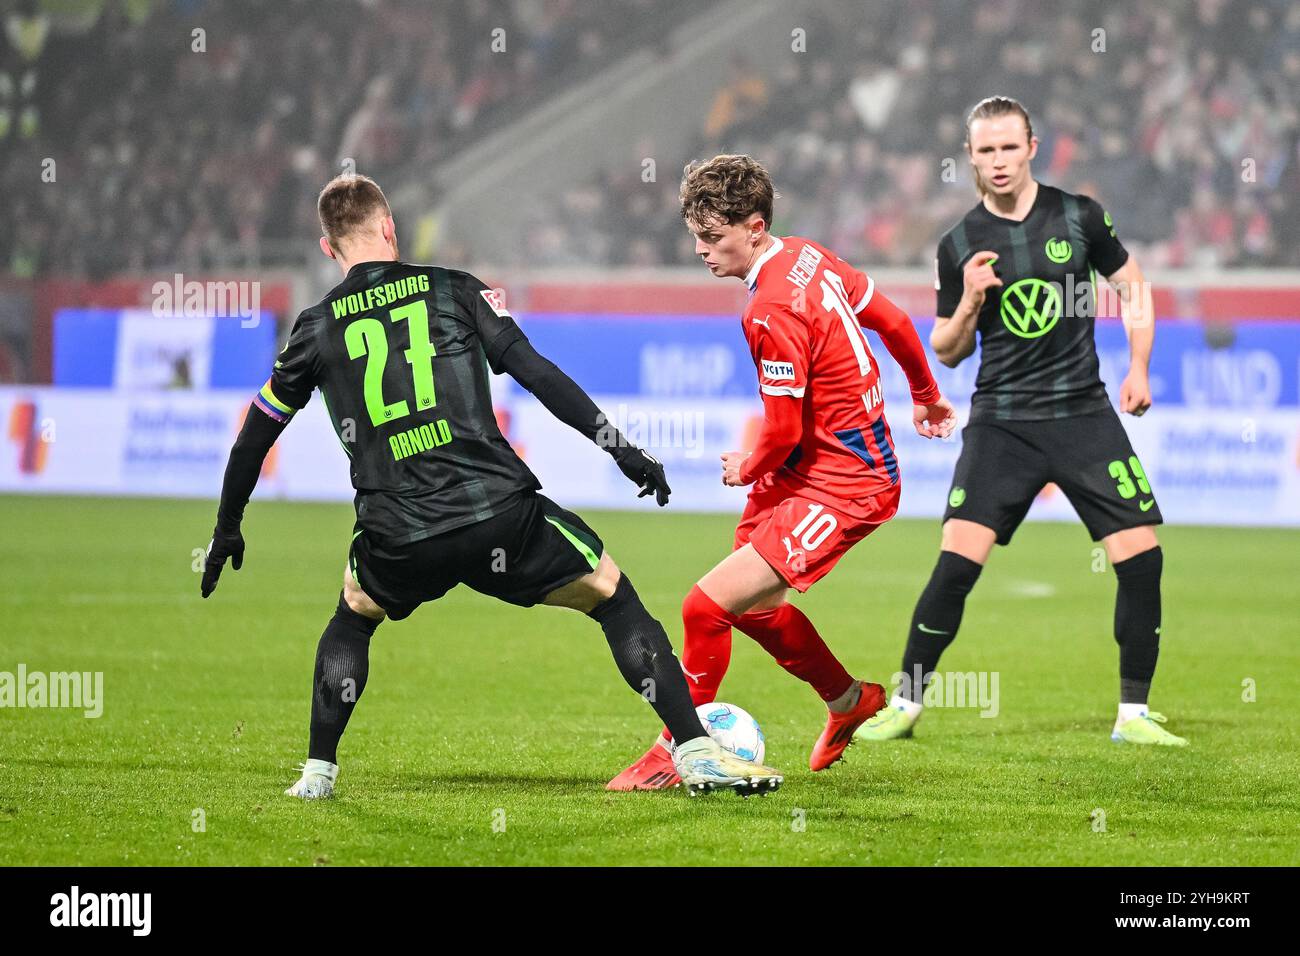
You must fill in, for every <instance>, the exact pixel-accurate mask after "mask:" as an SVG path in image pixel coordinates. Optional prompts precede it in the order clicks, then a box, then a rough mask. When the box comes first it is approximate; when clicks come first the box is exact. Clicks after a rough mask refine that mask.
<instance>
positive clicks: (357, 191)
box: [316, 173, 392, 250]
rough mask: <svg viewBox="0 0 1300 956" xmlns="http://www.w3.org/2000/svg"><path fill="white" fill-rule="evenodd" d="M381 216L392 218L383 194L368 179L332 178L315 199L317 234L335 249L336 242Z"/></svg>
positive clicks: (366, 177)
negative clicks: (317, 218) (317, 222)
mask: <svg viewBox="0 0 1300 956" xmlns="http://www.w3.org/2000/svg"><path fill="white" fill-rule="evenodd" d="M381 213H382V214H383V215H384V216H385V217H387V216H391V215H392V211H391V210H390V209H389V208H388V200H387V199H386V198H385V197H384V191H383V190H382V189H380V188H379V184H378V183H377V182H375V181H374V180H373V179H371V178H370V177H369V176H359V175H357V174H355V173H353V174H345V175H342V176H335V177H334V178H333V179H331V180H330V181H329V182H328V183H326V184H325V188H324V189H322V190H321V191H320V196H319V198H317V200H316V215H317V216H318V217H319V218H320V228H321V232H322V233H324V234H325V238H326V239H327V240H328V241H329V244H330V246H331V247H332V248H334V249H336V250H337V249H338V248H339V243H340V242H342V241H343V240H344V239H347V238H348V237H349V236H350V235H351V234H352V233H353V232H355V231H356V230H357V229H359V228H360V227H361V226H364V225H365V224H366V223H368V222H370V221H371V220H372V219H374V218H375V216H376V215H378V214H381Z"/></svg>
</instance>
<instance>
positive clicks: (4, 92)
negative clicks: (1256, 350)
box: [0, 0, 1300, 277]
mask: <svg viewBox="0 0 1300 956" xmlns="http://www.w3.org/2000/svg"><path fill="white" fill-rule="evenodd" d="M16 6H17V7H18V8H19V9H18V12H10V13H8V14H6V19H5V22H4V32H3V36H4V37H5V40H4V42H0V171H2V172H3V173H5V174H6V177H7V181H8V182H11V183H13V182H18V181H21V180H22V179H23V177H24V176H26V175H27V173H26V172H24V171H29V170H31V169H33V168H39V167H40V166H41V163H42V162H43V161H44V160H45V159H46V158H53V159H55V160H56V163H57V177H58V178H57V182H58V184H59V186H58V188H50V189H43V188H33V189H21V190H16V191H15V192H14V194H13V195H12V196H11V197H10V198H9V199H8V200H7V205H8V207H9V213H10V215H9V217H8V218H9V221H10V222H11V223H12V227H11V228H10V229H7V230H3V231H0V273H8V274H11V275H17V276H20V277H22V276H34V275H51V274H64V275H69V274H70V275H90V276H100V275H106V274H110V273H113V272H123V271H145V270H170V269H172V268H177V269H196V268H213V267H217V268H219V267H221V266H222V265H223V264H225V263H229V262H234V263H238V264H240V265H252V266H257V265H270V264H290V265H293V264H297V263H298V262H299V261H300V260H301V258H302V257H303V255H304V253H303V251H302V246H301V239H302V236H303V235H304V234H307V235H310V234H312V233H313V232H314V231H315V229H316V224H315V221H314V212H313V201H314V197H315V194H316V191H317V190H318V189H319V187H320V184H321V183H322V182H324V181H326V180H327V179H329V177H330V176H332V175H334V174H335V173H337V172H339V171H340V168H341V166H340V164H341V163H342V162H343V160H345V159H347V158H351V159H352V160H354V161H355V163H356V166H357V168H358V169H361V170H364V171H366V172H368V173H371V174H373V175H375V176H378V177H379V178H380V179H381V180H384V181H386V182H390V183H400V182H402V181H403V180H404V179H408V178H410V177H412V176H416V175H423V176H425V177H426V178H427V171H428V170H430V169H433V168H436V166H437V164H438V163H439V162H441V161H444V160H446V159H447V158H448V157H450V156H452V155H454V154H456V153H457V152H458V151H459V150H461V149H463V148H464V147H465V146H467V145H468V144H470V143H472V142H473V141H474V140H475V139H476V138H478V137H481V136H482V135H484V134H485V133H487V132H489V131H491V130H493V129H497V128H500V127H501V126H503V125H504V124H506V123H508V122H510V121H511V120H512V119H515V118H518V117H519V116H521V115H522V114H524V113H525V112H527V111H528V110H529V109H531V108H533V107H536V106H537V105H538V104H540V103H542V102H543V101H545V99H546V98H547V96H548V95H550V94H553V93H554V92H556V91H558V90H561V89H564V88H567V87H569V86H571V85H572V84H574V83H576V82H578V81H580V80H582V79H583V78H585V77H588V76H591V75H593V74H594V73H596V72H597V71H598V70H600V69H601V68H603V67H605V66H607V65H609V64H610V63H612V62H614V61H615V60H616V59H618V57H619V56H621V55H622V54H624V53H625V52H626V51H627V50H628V49H629V47H630V46H632V45H635V44H637V43H643V42H646V41H647V40H648V39H650V38H649V37H647V35H646V33H645V32H644V31H642V32H641V33H636V32H634V31H630V30H629V29H628V24H629V23H632V22H637V23H642V24H644V23H646V22H649V23H655V22H662V23H675V22H680V21H681V20H682V18H683V17H685V16H689V14H690V12H691V11H692V9H693V8H692V7H691V6H690V5H689V4H686V3H684V2H682V0H672V2H671V3H669V4H668V5H667V6H665V5H664V4H662V3H654V2H652V0H606V2H601V3H599V4H587V3H580V2H579V0H545V2H524V0H513V2H507V3H489V2H488V0H451V2H446V3H438V4H426V3H418V2H416V0H395V2H392V3H387V4H386V5H385V8H384V9H385V14H386V15H385V16H383V17H378V16H370V15H367V14H366V12H365V11H366V9H367V6H368V5H367V4H366V3H363V2H358V3H331V4H314V3H302V2H286V3H277V4H270V5H267V4H254V3H251V2H249V0H177V2H171V3H165V2H162V0H129V2H128V0H120V2H106V0H65V2H63V3H61V4H58V5H56V6H57V7H58V8H59V11H60V12H59V14H58V16H54V15H49V14H45V13H43V12H42V11H43V10H45V9H46V8H47V7H49V6H50V5H48V4H44V3H41V2H39V0H22V2H19V3H17V4H16ZM1095 7H1096V10H1095V13H1091V14H1090V13H1088V12H1078V8H1077V7H1076V12H1074V13H1070V14H1062V13H1061V11H1060V10H1059V9H1058V8H1057V7H1055V6H1053V5H1051V4H1037V3H1028V2H1024V0H991V2H989V3H980V4H968V3H964V2H958V0H919V2H915V3H908V4H892V3H891V4H881V5H880V6H879V7H878V8H873V9H872V13H871V16H872V29H870V30H864V29H852V30H848V29H843V28H842V25H841V24H839V23H838V21H837V19H836V17H835V16H832V15H831V13H829V12H823V13H820V14H817V13H814V14H811V15H809V16H808V17H807V18H806V21H807V22H806V32H807V38H808V39H807V42H808V52H806V53H803V54H793V53H792V55H790V56H786V57H781V58H779V59H773V58H771V57H763V56H758V55H756V54H755V53H754V52H753V51H746V50H744V49H738V50H736V52H735V55H734V59H733V62H732V64H731V72H730V76H729V78H728V79H727V81H726V82H725V83H724V84H723V85H722V86H721V87H720V88H719V89H717V90H714V91H712V92H711V93H709V94H707V95H708V96H709V98H710V100H711V104H710V108H709V110H708V113H707V117H706V119H705V122H704V123H703V124H702V128H701V129H700V131H699V134H698V136H697V138H696V140H695V144H694V147H693V148H692V149H690V150H689V151H688V152H687V158H691V157H695V158H707V157H709V156H711V155H713V154H715V153H717V152H724V151H725V152H747V153H750V154H752V155H754V156H757V157H760V158H761V159H762V160H763V162H764V163H765V164H766V165H767V166H768V167H769V168H770V170H771V171H772V174H773V176H774V178H775V180H776V183H777V187H778V189H779V191H780V193H781V198H780V200H779V201H778V205H777V214H776V215H777V222H776V223H775V224H774V225H775V229H776V231H777V232H778V233H781V232H786V233H797V234H805V235H816V236H821V237H823V238H824V239H825V241H826V242H827V243H829V244H830V245H831V246H833V247H834V248H836V249H837V250H840V251H841V252H842V253H843V254H844V255H845V256H847V257H848V258H850V259H852V260H855V261H860V262H864V263H873V264H875V265H877V266H880V265H900V266H901V265H927V264H929V262H930V261H931V259H932V257H933V251H934V249H933V247H934V241H935V239H936V237H937V236H938V235H939V234H940V233H941V232H942V231H943V230H944V229H945V228H947V227H948V226H949V225H951V224H952V223H953V222H954V221H956V219H957V218H958V217H959V216H960V215H961V214H962V213H963V212H964V211H965V210H966V209H967V208H969V206H970V205H971V203H972V202H973V200H974V192H973V189H972V186H971V180H970V176H969V172H968V170H967V168H966V159H965V156H964V153H963V147H962V138H963V133H962V130H963V128H964V127H963V111H964V110H965V109H966V108H967V107H969V105H970V104H971V103H973V102H974V100H976V99H978V98H979V97H980V96H983V95H987V94H992V93H1005V94H1008V95H1011V96H1015V97H1017V98H1019V99H1020V100H1021V101H1022V102H1024V103H1025V104H1026V105H1027V106H1028V107H1029V109H1030V111H1031V113H1032V114H1033V116H1034V119H1035V133H1036V134H1037V135H1038V137H1039V139H1040V140H1041V145H1040V150H1039V155H1038V158H1037V159H1036V160H1035V170H1036V172H1037V174H1038V175H1040V176H1041V177H1042V178H1043V179H1044V180H1045V181H1047V182H1050V183H1053V184H1056V185H1059V186H1061V187H1062V188H1065V189H1070V190H1078V191H1082V192H1086V193H1090V194H1093V195H1095V196H1096V197H1097V198H1099V199H1100V200H1102V201H1103V202H1104V203H1105V204H1106V206H1107V207H1108V208H1110V209H1113V210H1115V214H1116V218H1117V220H1118V222H1119V224H1120V227H1121V228H1122V229H1123V231H1124V235H1125V240H1126V242H1128V243H1129V244H1130V245H1131V246H1132V247H1133V248H1134V249H1135V250H1138V251H1139V252H1140V254H1141V255H1142V261H1143V262H1144V263H1145V264H1148V266H1149V267H1203V268H1215V267H1248V266H1292V267H1295V266H1300V6H1298V5H1296V4H1294V3H1291V2H1288V0H1250V2H1248V3H1247V2H1244V0H1188V2H1183V3H1178V4H1168V5H1167V4H1154V3H1153V4H1143V5H1138V6H1135V7H1133V8H1131V9H1127V8H1122V7H1116V6H1114V5H1103V4H1100V3H1098V4H1096V5H1095ZM308 9H310V13H311V15H310V16H306V15H304V11H306V10H308ZM826 9H827V10H831V9H833V8H830V7H827V8H826ZM197 22H201V23H202V24H204V26H203V30H204V36H203V38H202V42H203V44H204V48H205V53H204V55H202V56H196V55H193V52H192V47H193V44H194V43H195V42H197V41H196V39H195V37H194V36H192V34H191V29H192V25H193V24H194V23H197ZM453 25H454V27H455V30H454V31H453V29H452V27H453ZM497 28H500V29H503V30H505V31H506V32H505V37H506V38H507V43H508V45H509V46H508V49H509V50H510V55H508V56H496V55H494V54H493V52H492V50H491V48H490V47H489V46H488V45H487V44H486V43H485V44H482V45H478V46H470V45H466V44H463V43H454V42H452V40H451V37H452V36H453V35H459V36H464V35H467V34H473V35H478V34H481V35H483V36H485V37H490V36H491V35H492V31H493V30H494V29H497ZM1099 28H1100V29H1101V30H1104V35H1103V36H1100V37H1099V36H1098V34H1097V33H1096V31H1097V30H1098V29H1099ZM652 32H653V31H652ZM159 36H174V37H175V39H176V43H175V45H174V46H173V47H169V48H162V47H160V46H159V44H158V39H157V38H158V37H159ZM1099 43H1104V49H1102V48H1101V47H1100V46H1099ZM1134 51H1137V53H1136V54H1135V52H1134ZM92 52H93V53H95V54H96V55H95V56H93V57H92V56H91V55H90V53H92ZM1008 77H1010V80H1008V79H1007V78H1008ZM200 102H201V103H205V104H207V108H205V109H204V110H202V111H195V109H194V104H195V103H200ZM1131 104H1136V106H1134V105H1131ZM343 107H346V108H343ZM644 154H645V155H646V156H654V157H656V159H657V161H658V164H659V169H660V175H659V177H658V180H659V181H658V182H656V183H649V184H647V183H644V182H642V180H641V175H640V173H641V167H640V166H639V165H638V166H632V167H630V168H617V169H615V168H607V169H605V170H604V171H603V172H602V173H600V174H599V175H598V176H596V177H594V178H592V179H590V180H589V181H587V182H583V183H579V184H577V185H575V186H573V187H572V188H570V189H568V190H566V191H564V192H563V193H562V194H560V195H558V196H538V197H534V198H533V199H532V200H531V201H532V203H533V206H532V208H531V210H530V227H531V228H530V229H529V230H527V232H526V233H525V232H524V231H522V230H521V231H519V234H518V238H517V239H516V240H515V242H514V244H513V245H511V244H509V243H508V242H507V243H506V244H503V245H501V246H499V247H497V248H494V249H492V250H478V249H463V248H457V249H444V250H443V253H444V256H445V255H451V256H452V258H454V259H457V260H461V259H465V260H472V261H475V262H478V263H489V264H491V265H495V266H503V267H518V266H524V265H528V266H538V265H541V266H548V265H550V266H564V265H577V264H582V265H629V266H659V265H674V264H680V263H689V262H692V261H693V258H694V257H693V254H692V252H691V244H690V242H689V241H687V238H686V233H685V230H684V229H683V228H682V226H681V223H680V221H679V216H678V211H677V210H678V205H677V195H676V193H677V181H676V180H677V177H676V176H675V175H672V174H671V172H670V170H671V169H672V168H673V167H674V163H670V162H669V161H668V160H669V157H665V156H658V155H657V154H656V152H655V146H654V143H653V142H650V141H647V142H646V143H645V153H644ZM678 158H680V157H678ZM122 209H130V210H132V215H131V216H130V217H128V218H123V217H122V216H121V215H120V213H119V212H115V211H120V210H122ZM525 235H527V239H526V240H525V238H524V236H525ZM629 235H633V236H636V237H638V238H636V239H634V240H633V241H631V242H628V241H627V240H626V238H625V237H626V236H629Z"/></svg>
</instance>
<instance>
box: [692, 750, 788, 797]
mask: <svg viewBox="0 0 1300 956" xmlns="http://www.w3.org/2000/svg"><path fill="white" fill-rule="evenodd" d="M673 766H674V767H675V768H676V769H677V773H678V775H679V776H680V777H681V778H682V784H683V785H684V786H685V787H686V789H687V790H688V791H690V794H691V796H695V795H696V794H697V793H705V792H707V791H710V790H731V791H732V792H734V793H738V794H740V795H741V796H742V797H748V796H750V795H752V794H755V793H757V794H759V795H765V794H768V793H771V792H772V791H773V790H775V789H776V788H777V787H779V786H781V784H782V783H783V782H784V781H785V778H784V777H783V776H781V774H780V772H779V771H777V770H773V769H772V768H771V767H765V766H763V765H762V764H760V763H754V762H753V761H752V760H745V759H743V758H741V757H737V756H736V755H735V754H733V753H732V752H731V751H729V750H724V749H722V747H720V746H718V742H717V741H716V740H714V739H713V738H712V737H709V736H704V737H696V738H695V739H694V740H688V741H686V743H684V744H681V745H680V746H676V747H674V748H673Z"/></svg>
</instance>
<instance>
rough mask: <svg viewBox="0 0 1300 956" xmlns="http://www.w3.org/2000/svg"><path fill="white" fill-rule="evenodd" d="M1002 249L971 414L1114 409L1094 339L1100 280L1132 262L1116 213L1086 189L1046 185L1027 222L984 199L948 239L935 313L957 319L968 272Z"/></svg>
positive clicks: (1042, 415) (1033, 416)
mask: <svg viewBox="0 0 1300 956" xmlns="http://www.w3.org/2000/svg"><path fill="white" fill-rule="evenodd" d="M981 250H988V251H990V252H993V253H996V254H997V257H998V258H997V261H996V262H995V263H994V265H993V271H994V272H996V273H997V275H998V278H999V279H1001V280H1002V286H1001V288H998V287H997V286H994V287H992V288H990V289H989V290H987V292H986V294H985V298H984V306H983V308H981V309H980V313H979V318H978V321H977V327H976V328H977V332H978V335H979V344H980V366H979V374H978V376H977V377H976V380H975V394H974V396H973V397H972V399H971V415H970V420H971V421H980V420H999V421H1016V420H1020V421H1032V420H1042V419H1054V418H1067V417H1070V416H1074V415H1083V414H1087V413H1088V412H1091V411H1095V410H1097V409H1099V408H1105V407H1106V406H1107V405H1108V403H1109V400H1108V399H1107V397H1106V387H1105V385H1103V384H1102V381H1101V375H1100V370H1099V365H1098V361H1097V348H1096V343H1095V341H1094V338H1093V335H1094V325H1095V318H1096V288H1095V284H1096V283H1097V282H1104V281H1105V279H1104V277H1105V276H1110V275H1113V274H1114V273H1115V272H1116V270H1118V269H1119V268H1120V267H1121V266H1123V265H1124V263H1125V262H1126V261H1127V260H1128V251H1127V250H1126V249H1125V248H1124V246H1123V244H1122V243H1121V242H1120V241H1119V239H1118V237H1117V236H1116V234H1115V226H1114V223H1113V222H1112V221H1111V218H1110V214H1109V213H1107V212H1106V211H1105V210H1103V209H1102V208H1101V206H1100V205H1099V204H1098V203H1097V202H1096V201H1095V200H1093V199H1090V198H1089V197H1087V196H1076V195H1072V194H1071V193H1067V192H1064V191H1062V190H1060V189H1056V188H1055V187H1053V186H1046V185H1043V184H1041V183H1040V184H1039V186H1038V195H1037V197H1036V198H1035V199H1034V204H1033V206H1032V208H1030V210H1029V215H1027V216H1026V217H1025V219H1024V220H1023V221H1022V222H1015V221H1013V220H1011V219H1004V218H1002V217H1000V216H995V215H994V214H993V213H991V212H989V211H988V209H986V208H985V207H984V204H983V203H982V202H981V203H980V204H979V205H977V206H976V207H975V208H974V209H972V210H971V211H970V212H968V213H967V214H966V216H965V217H964V218H963V219H962V220H961V222H959V223H957V225H956V226H954V227H953V228H952V229H951V230H949V231H948V232H947V233H946V234H945V235H944V237H943V238H942V239H941V240H940V241H939V249H938V253H937V255H936V259H935V272H936V276H935V289H936V290H937V291H938V303H937V306H936V313H935V314H936V315H939V316H944V317H951V316H952V315H953V313H954V312H955V311H956V310H957V304H958V302H959V301H960V300H961V295H962V269H963V267H964V266H965V265H966V263H967V261H968V260H969V259H970V257H971V256H972V255H973V254H974V253H976V252H979V251H981Z"/></svg>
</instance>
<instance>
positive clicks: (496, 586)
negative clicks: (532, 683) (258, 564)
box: [348, 491, 605, 621]
mask: <svg viewBox="0 0 1300 956" xmlns="http://www.w3.org/2000/svg"><path fill="white" fill-rule="evenodd" d="M604 550H605V546H604V545H603V544H602V543H601V540H600V537H599V536H598V535H597V534H596V532H594V531H592V530H591V528H590V527H588V525H587V523H586V522H585V521H583V520H582V519H581V518H579V517H578V516H577V515H575V514H574V513H573V512H571V511H565V510H564V509H563V508H561V507H560V506H559V505H557V504H556V503H555V502H554V501H551V499H549V498H547V497H546V496H545V495H540V494H538V493H537V492H535V491H527V492H524V493H522V494H520V495H519V496H518V501H517V502H516V503H515V504H513V505H511V506H509V507H508V508H507V509H506V510H503V511H501V512H500V513H498V514H496V515H494V516H492V517H491V518H487V519H485V520H483V521H479V522H477V523H475V524H470V525H465V526H463V527H460V528H453V529H452V530H451V531H447V532H444V533H443V534H438V535H434V536H433V537H431V538H424V539H422V540H420V541H414V542H410V543H407V544H397V545H393V544H388V543H386V542H385V541H384V540H382V539H376V538H374V537H373V536H372V534H371V533H370V532H367V531H355V532H354V533H353V537H352V547H351V549H350V552H349V555H348V562H349V566H350V567H351V569H352V577H353V579H354V580H356V582H357V583H358V584H359V585H360V586H361V590H363V591H365V592H366V594H367V595H369V596H370V599H371V600H373V601H374V602H375V603H376V604H378V605H379V606H380V607H382V608H383V609H384V611H385V612H386V613H387V614H388V616H389V617H390V618H392V619H393V620H397V621H400V620H402V619H403V618H405V617H410V615H411V613H412V612H413V611H414V610H415V609H416V608H417V607H419V606H420V605H421V604H423V603H424V602H425V601H436V600H437V599H438V598H440V597H442V596H443V595H444V594H446V593H447V592H448V591H450V590H451V589H452V588H454V587H455V586H456V585H457V584H467V585H469V586H470V587H471V588H473V589H474V590H475V591H478V592H480V593H482V594H487V595H489V596H491V597H494V598H498V599H500V600H502V601H506V602H508V603H510V604H517V605H519V606H521V607H531V606H532V605H534V604H537V603H539V602H540V601H541V600H542V599H543V598H545V597H546V595H547V594H549V593H551V592H552V591H554V590H555V589H556V588H558V587H562V586H563V585H565V584H568V583H570V582H571V581H575V580H577V579H578V578H580V577H582V576H584V575H587V574H590V573H591V572H592V571H594V570H595V569H596V564H597V562H598V561H599V560H600V556H601V554H603V553H604Z"/></svg>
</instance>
